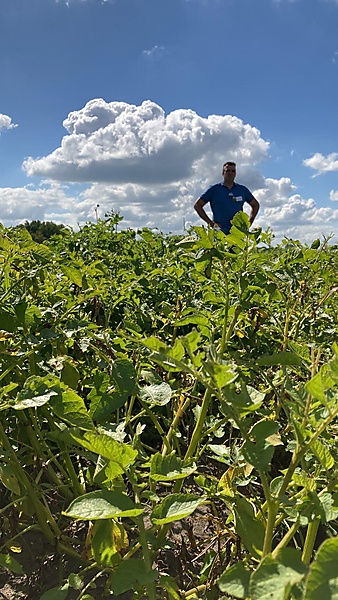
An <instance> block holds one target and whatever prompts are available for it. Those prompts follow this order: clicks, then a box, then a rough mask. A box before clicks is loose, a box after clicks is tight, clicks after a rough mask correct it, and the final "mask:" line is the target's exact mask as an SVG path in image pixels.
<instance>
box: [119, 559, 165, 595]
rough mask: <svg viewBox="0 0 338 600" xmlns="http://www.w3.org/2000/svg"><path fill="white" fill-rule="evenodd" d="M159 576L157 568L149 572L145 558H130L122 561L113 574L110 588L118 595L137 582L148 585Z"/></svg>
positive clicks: (131, 587)
mask: <svg viewBox="0 0 338 600" xmlns="http://www.w3.org/2000/svg"><path fill="white" fill-rule="evenodd" d="M157 577H158V571H157V570H152V571H150V572H149V571H148V572H147V569H146V565H145V562H144V560H142V559H140V558H139V559H135V558H129V559H128V560H124V561H122V562H121V564H120V565H119V566H118V567H117V569H115V570H114V571H113V573H112V574H111V579H110V589H111V591H112V592H113V593H114V594H116V595H117V596H118V595H119V594H123V592H127V591H128V590H131V589H133V588H134V587H135V586H136V585H137V584H139V585H147V584H148V583H154V581H156V579H157Z"/></svg>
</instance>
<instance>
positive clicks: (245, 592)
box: [217, 562, 250, 599]
mask: <svg viewBox="0 0 338 600" xmlns="http://www.w3.org/2000/svg"><path fill="white" fill-rule="evenodd" d="M249 581H250V571H249V570H248V569H246V568H245V567H244V565H243V563H242V562H238V563H236V564H235V565H233V566H232V567H230V568H229V569H226V571H224V573H223V574H222V575H221V576H220V578H219V579H218V581H217V585H218V587H219V589H220V590H221V592H225V593H226V594H229V596H234V597H235V598H241V599H245V598H247V597H248V596H249Z"/></svg>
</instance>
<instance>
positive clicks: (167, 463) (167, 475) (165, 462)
mask: <svg viewBox="0 0 338 600" xmlns="http://www.w3.org/2000/svg"><path fill="white" fill-rule="evenodd" d="M196 469H197V466H196V464H193V465H191V466H186V467H185V466H184V463H183V461H182V460H181V459H180V458H178V457H177V456H175V454H171V455H169V456H168V455H167V456H162V455H161V454H160V453H159V452H158V453H157V454H154V456H153V457H152V459H151V462H150V479H152V480H153V481H173V480H176V479H183V478H184V477H187V476H188V475H191V473H194V471H196Z"/></svg>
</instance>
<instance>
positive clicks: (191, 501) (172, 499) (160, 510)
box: [151, 494, 205, 525]
mask: <svg viewBox="0 0 338 600" xmlns="http://www.w3.org/2000/svg"><path fill="white" fill-rule="evenodd" d="M204 501H205V498H204V497H201V496H194V495H193V494H170V495H169V496H166V498H164V500H162V502H161V503H160V504H158V505H157V506H156V507H155V509H154V510H153V513H152V515H151V520H152V522H153V523H154V524H155V525H164V524H165V523H172V522H173V521H179V520H180V519H184V517H188V516H189V515H191V514H192V513H193V512H194V511H195V510H196V508H198V506H200V505H201V504H203V502H204Z"/></svg>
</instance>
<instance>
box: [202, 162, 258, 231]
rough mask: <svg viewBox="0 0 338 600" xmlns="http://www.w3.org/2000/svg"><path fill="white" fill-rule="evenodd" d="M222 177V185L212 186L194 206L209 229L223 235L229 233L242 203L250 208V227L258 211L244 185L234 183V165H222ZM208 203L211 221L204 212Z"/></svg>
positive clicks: (255, 201)
mask: <svg viewBox="0 0 338 600" xmlns="http://www.w3.org/2000/svg"><path fill="white" fill-rule="evenodd" d="M222 175H223V177H224V182H223V183H216V184H215V185H212V186H211V187H210V188H209V189H208V190H207V191H206V192H204V194H202V196H200V198H198V200H196V202H195V204H194V209H195V210H196V212H197V214H198V215H199V216H200V217H201V219H203V221H205V222H206V223H207V224H208V225H210V227H215V228H220V229H221V230H222V231H223V232H224V233H229V230H230V227H231V223H230V221H231V220H232V219H233V218H234V216H235V214H236V213H237V212H238V211H240V210H243V204H244V202H247V203H248V204H249V205H250V207H251V211H250V215H249V221H250V225H252V223H253V222H254V220H255V217H256V215H257V213H258V211H259V203H258V201H257V200H256V198H254V197H253V195H252V193H251V192H250V190H248V188H246V187H245V186H244V185H240V184H239V183H235V177H236V163H234V162H231V161H228V162H226V163H224V165H223V171H222ZM208 202H210V207H211V211H212V219H210V218H209V217H208V215H207V213H206V212H205V210H204V206H205V205H206V204H207V203H208Z"/></svg>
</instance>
